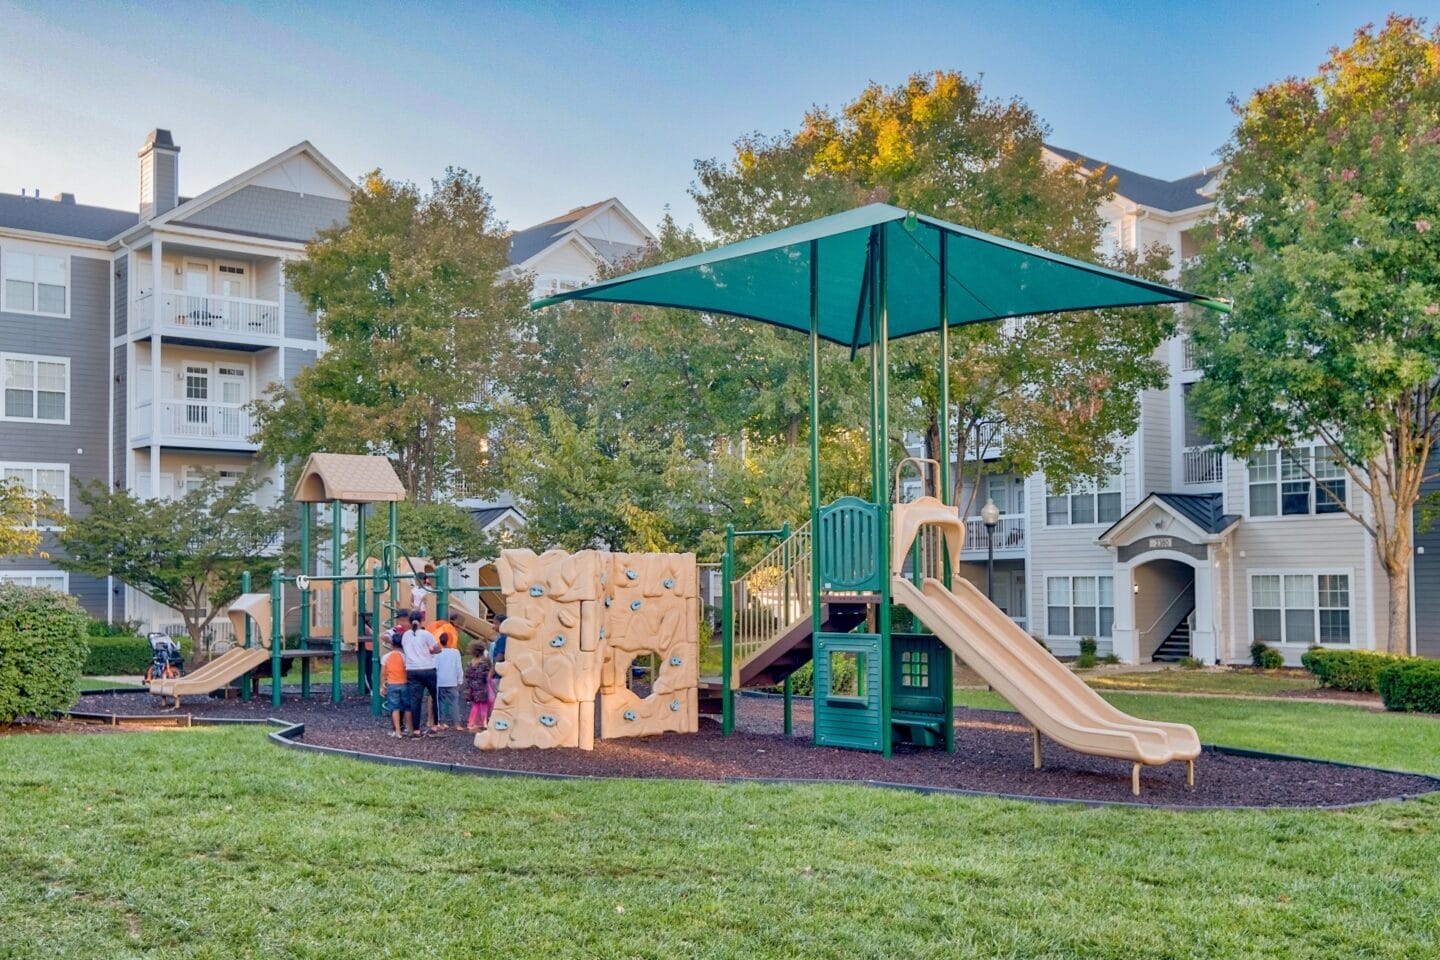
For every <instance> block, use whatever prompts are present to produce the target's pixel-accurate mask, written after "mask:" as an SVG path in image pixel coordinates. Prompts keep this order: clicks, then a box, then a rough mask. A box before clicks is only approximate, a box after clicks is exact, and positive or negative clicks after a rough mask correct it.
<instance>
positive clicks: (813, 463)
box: [785, 240, 823, 745]
mask: <svg viewBox="0 0 1440 960" xmlns="http://www.w3.org/2000/svg"><path fill="white" fill-rule="evenodd" d="M822 575H823V572H822V571H821V569H820V242H819V241H818V240H811V241H810V635H811V639H810V647H811V649H812V650H815V651H816V652H818V651H819V648H820V645H819V643H818V642H817V640H818V637H819V634H820V626H821V623H822V622H823V616H822V613H821V610H820V578H821V576H822ZM811 669H812V670H813V669H814V656H813V655H812V658H811ZM785 689H786V691H787V692H788V691H789V689H790V678H789V677H786V678H785ZM787 702H788V701H787ZM787 719H788V717H787ZM812 721H813V718H812ZM810 727H811V737H812V739H814V740H815V742H816V744H817V745H818V744H819V736H820V734H819V729H820V725H819V724H818V723H814V722H812V723H811V724H810ZM786 732H787V733H788V732H789V731H788V730H787V731H786Z"/></svg>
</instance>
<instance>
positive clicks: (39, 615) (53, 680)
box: [0, 583, 87, 724]
mask: <svg viewBox="0 0 1440 960" xmlns="http://www.w3.org/2000/svg"><path fill="white" fill-rule="evenodd" d="M86 620H87V618H86V616H85V611H84V610H82V609H81V608H80V604H79V603H78V602H77V601H76V600H75V598H74V597H71V596H67V595H65V594H63V593H56V592H54V591H53V590H44V589H41V588H39V587H22V586H17V585H16V584H11V583H7V584H0V724H4V723H12V722H14V721H15V720H18V719H19V718H21V717H44V716H48V715H49V714H52V713H55V712H57V711H60V710H64V709H66V708H67V707H69V706H70V704H72V703H74V702H75V698H76V697H78V696H79V695H80V667H81V665H82V664H84V662H85V625H86Z"/></svg>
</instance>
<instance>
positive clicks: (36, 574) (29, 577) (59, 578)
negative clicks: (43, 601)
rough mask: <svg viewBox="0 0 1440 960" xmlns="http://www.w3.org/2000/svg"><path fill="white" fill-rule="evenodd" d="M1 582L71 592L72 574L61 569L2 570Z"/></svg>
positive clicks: (0, 572)
mask: <svg viewBox="0 0 1440 960" xmlns="http://www.w3.org/2000/svg"><path fill="white" fill-rule="evenodd" d="M0 583H18V584H20V586H22V587H44V588H45V589H46V590H54V591H55V592H56V593H69V592H70V575H69V574H68V573H65V572H63V571H59V570H5V571H0Z"/></svg>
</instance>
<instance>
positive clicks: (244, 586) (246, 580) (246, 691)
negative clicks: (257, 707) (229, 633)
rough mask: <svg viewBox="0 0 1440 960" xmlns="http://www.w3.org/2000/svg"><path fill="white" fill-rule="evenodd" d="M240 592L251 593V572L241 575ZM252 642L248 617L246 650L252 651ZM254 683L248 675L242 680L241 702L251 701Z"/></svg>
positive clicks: (246, 621)
mask: <svg viewBox="0 0 1440 960" xmlns="http://www.w3.org/2000/svg"><path fill="white" fill-rule="evenodd" d="M240 592H241V593H249V592H250V571H249V570H245V571H243V572H242V573H241V574H240ZM250 642H251V637H250V618H249V617H246V618H245V649H246V650H249V649H250ZM254 682H255V680H254V678H253V677H251V676H248V675H247V676H244V677H241V678H240V699H241V700H247V701H248V700H249V699H250V692H251V691H250V688H251V685H252V684H253V683H254Z"/></svg>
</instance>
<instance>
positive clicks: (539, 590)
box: [530, 584, 545, 597]
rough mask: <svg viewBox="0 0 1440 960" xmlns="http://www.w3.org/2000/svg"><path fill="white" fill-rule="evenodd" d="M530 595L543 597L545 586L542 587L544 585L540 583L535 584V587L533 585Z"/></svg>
mask: <svg viewBox="0 0 1440 960" xmlns="http://www.w3.org/2000/svg"><path fill="white" fill-rule="evenodd" d="M530 596H532V597H543V596H545V588H544V587H542V586H540V585H538V584H537V585H535V586H533V587H531V588H530Z"/></svg>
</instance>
